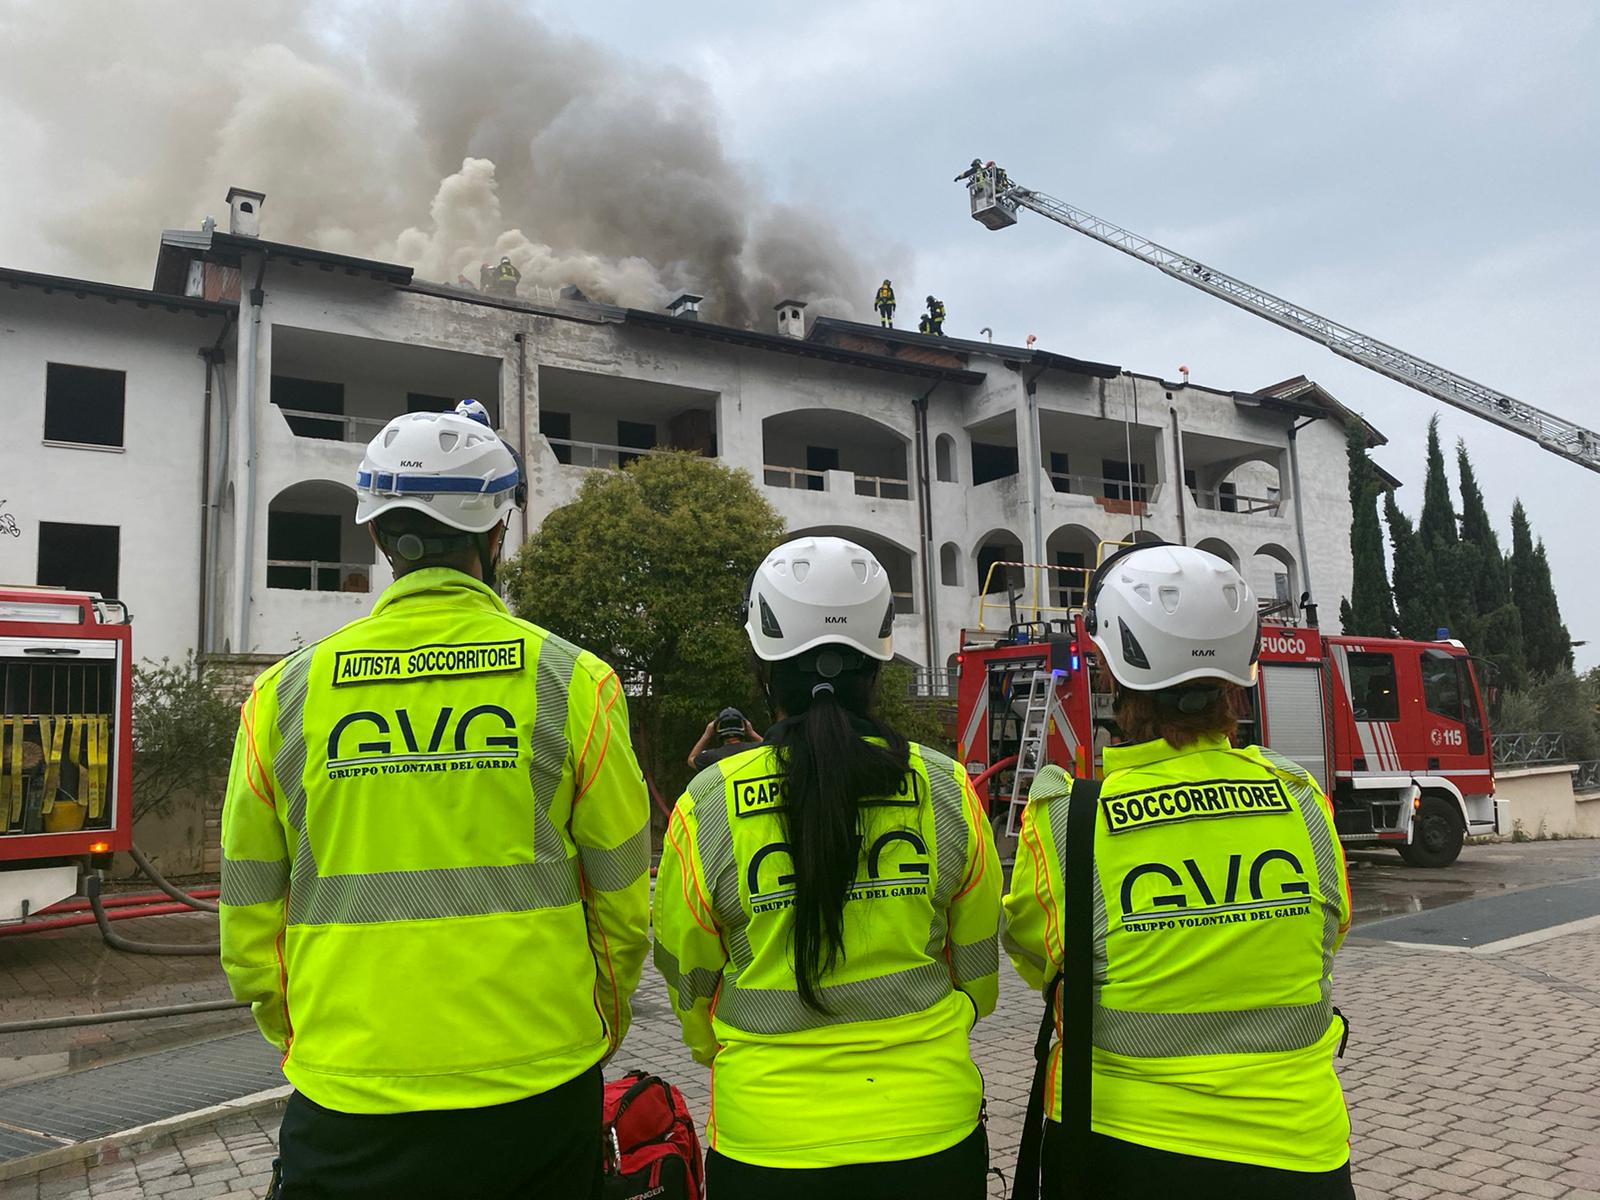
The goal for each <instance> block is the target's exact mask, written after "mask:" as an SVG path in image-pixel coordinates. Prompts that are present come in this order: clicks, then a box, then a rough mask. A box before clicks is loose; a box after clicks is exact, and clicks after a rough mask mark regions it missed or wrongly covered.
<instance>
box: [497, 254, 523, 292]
mask: <svg viewBox="0 0 1600 1200" xmlns="http://www.w3.org/2000/svg"><path fill="white" fill-rule="evenodd" d="M521 282H522V272H521V271H519V270H517V268H516V264H515V263H513V262H512V261H511V260H510V259H509V258H501V260H500V265H499V266H498V267H496V268H495V269H494V290H495V294H496V295H500V296H515V295H516V294H517V284H519V283H521Z"/></svg>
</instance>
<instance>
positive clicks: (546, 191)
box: [0, 0, 875, 324]
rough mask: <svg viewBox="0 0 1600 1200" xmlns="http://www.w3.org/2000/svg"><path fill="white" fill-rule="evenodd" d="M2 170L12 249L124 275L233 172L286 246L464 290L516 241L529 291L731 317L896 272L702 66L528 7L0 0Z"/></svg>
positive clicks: (218, 198)
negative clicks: (804, 185) (625, 53)
mask: <svg viewBox="0 0 1600 1200" xmlns="http://www.w3.org/2000/svg"><path fill="white" fill-rule="evenodd" d="M202 12H203V14H204V15H203V16H201V15H200V14H201V13H202ZM0 162H4V163H5V164H6V169H5V171H4V175H5V177H6V182H5V184H4V192H3V193H0V262H6V263H10V264H16V265H25V266H31V267H36V268H38V269H41V270H48V271H57V272H61V273H77V274H84V275H87V276H89V277H92V278H100V279H113V280H117V281H120V282H131V283H140V284H142V283H147V282H148V280H149V277H150V271H151V266H152V262H153V257H154V244H153V239H154V233H155V231H156V230H158V229H160V228H162V227H174V226H187V227H193V226H196V225H197V224H198V223H199V220H200V218H201V217H202V216H204V215H205V214H206V213H219V210H220V209H221V206H222V197H223V194H224V193H225V192H226V190H227V188H228V187H229V186H230V185H232V184H239V185H241V186H246V187H255V188H260V189H261V190H263V191H265V192H266V193H267V195H268V200H267V206H266V209H265V211H264V215H263V234H264V235H265V236H267V237H269V238H271V239H273V240H275V241H285V242H296V243H301V244H307V245H313V246H318V247H321V248H324V249H329V250H337V251H341V252H345V253H352V254H360V255H366V256H371V257H376V258H387V259H393V260H398V261H401V262H405V263H408V264H410V265H412V266H414V267H415V268H416V269H417V272H418V275H419V276H420V277H423V278H431V279H437V280H441V281H445V282H450V281H453V280H455V278H456V277H457V275H465V276H466V277H467V278H468V279H470V280H472V281H474V282H476V280H477V274H478V264H479V263H481V262H485V261H498V259H499V257H500V255H502V254H504V255H508V256H510V257H511V259H512V261H513V262H515V263H516V264H517V266H518V267H519V268H520V269H521V271H522V273H523V282H524V287H525V290H526V288H527V287H528V286H529V285H541V286H545V287H552V288H554V287H560V286H562V285H564V284H568V283H573V284H576V285H578V286H579V287H580V288H582V289H583V290H584V291H585V292H586V293H588V294H589V295H590V296H592V297H594V298H596V299H604V300H610V301H614V302H617V303H622V304H629V305H636V306H642V307H658V306H660V305H661V304H662V303H664V302H665V301H666V300H668V299H670V298H671V297H672V296H673V295H675V294H677V293H679V292H682V291H695V292H699V293H701V294H703V295H705V296H706V297H707V305H706V308H707V311H708V313H709V315H711V316H713V317H715V318H716V319H720V320H724V321H727V322H729V323H732V324H741V323H745V322H757V323H759V322H763V321H764V320H765V318H766V315H767V312H768V310H770V308H771V307H772V305H774V304H775V303H776V302H777V301H778V300H779V299H782V298H783V297H785V296H787V295H791V294H792V295H795V296H798V297H800V298H803V299H806V300H809V301H811V303H812V305H813V309H812V311H813V312H820V313H832V314H838V315H855V314H856V313H858V312H861V311H863V310H865V309H866V307H867V304H868V298H869V297H870V295H871V292H872V285H873V283H874V282H875V280H871V279H869V278H868V276H867V275H866V274H865V273H864V272H863V271H862V270H860V269H859V268H858V267H857V265H856V264H855V262H854V261H853V260H852V258H851V256H850V254H849V252H848V250H847V249H846V247H845V246H844V244H843V242H842V240H841V239H840V238H839V237H838V236H837V235H836V234H835V233H834V232H833V231H832V230H831V229H830V228H829V226H828V224H827V223H826V221H825V220H824V218H823V217H822V216H821V215H819V214H817V213H814V212H808V211H805V210H800V209H796V208H793V207H791V206H788V205H784V204H781V203H777V202H775V201H774V200H773V199H772V198H771V197H770V196H768V195H765V194H764V193H763V191H762V189H760V188H759V187H758V186H756V185H755V184H754V183H753V182H752V180H751V178H750V176H749V173H748V172H746V171H744V170H742V169H741V168H740V165H739V164H738V163H736V162H733V161H731V160H730V158H729V156H728V154H727V153H726V152H725V150H724V147H723V145H722V141H721V138H720V136H719V134H718V130H717V123H716V118H715V114H714V112H713V108H712V101H711V97H710V94H709V92H708V90H707V89H706V88H705V87H704V85H703V84H701V83H700V81H698V80H696V79H694V78H693V77H691V76H689V75H688V74H686V73H684V72H682V71H676V70H671V69H663V68H661V67H657V66H646V65H641V64H639V63H636V62H632V61H629V60H626V59H624V58H621V57H619V56H617V55H615V54H613V53H611V52H609V51H607V50H605V49H604V48H602V47H599V46H596V45H595V44H593V43H591V42H587V41H584V40H581V39H577V38H573V37H569V36H564V35H561V34H557V33H554V32H552V31H551V30H549V29H548V28H546V27H545V26H544V25H542V24H541V23H540V22H539V21H538V19H537V18H535V17H533V16H532V15H530V14H529V13H528V12H526V11H524V10H523V8H521V7H520V6H518V5H516V4H513V3H510V2H509V0H489V2H488V3H476V2H475V3H470V4H469V3H465V2H463V3H457V4H442V3H431V4H422V3H416V4H411V5H394V4H383V5H378V4H358V5H356V6H354V7H345V8H337V7H335V8H332V9H330V8H329V6H328V4H327V3H326V2H324V3H322V4H312V3H310V2H309V0H262V2H260V3H257V4H254V5H251V6H248V7H247V6H244V5H232V4H228V5H223V6H218V7H214V8H207V9H204V10H196V9H195V8H194V7H193V6H192V5H183V4H178V3H176V2H175V0H140V2H139V3H137V4H128V3H120V4H113V3H99V2H87V3H85V2H75V3H71V4H62V3H58V2H55V0H0Z"/></svg>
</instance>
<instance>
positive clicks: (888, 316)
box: [872, 279, 894, 329]
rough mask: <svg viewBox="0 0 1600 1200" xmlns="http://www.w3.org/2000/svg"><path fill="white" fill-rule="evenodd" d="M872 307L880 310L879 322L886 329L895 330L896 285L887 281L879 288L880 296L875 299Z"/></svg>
mask: <svg viewBox="0 0 1600 1200" xmlns="http://www.w3.org/2000/svg"><path fill="white" fill-rule="evenodd" d="M872 307H873V308H875V309H877V310H878V320H879V321H880V322H881V323H882V325H883V327H884V328H885V329H893V328H894V284H892V283H890V282H889V281H888V280H887V279H885V280H884V281H883V285H882V286H881V287H879V288H878V294H877V295H876V296H875V297H873V300H872Z"/></svg>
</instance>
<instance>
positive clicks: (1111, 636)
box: [1083, 544, 1261, 692]
mask: <svg viewBox="0 0 1600 1200" xmlns="http://www.w3.org/2000/svg"><path fill="white" fill-rule="evenodd" d="M1083 623H1084V628H1085V629H1086V630H1087V631H1088V633H1089V636H1090V637H1091V638H1093V639H1094V644H1095V645H1096V646H1098V647H1099V648H1100V654H1101V656H1102V660H1103V661H1104V662H1105V664H1106V666H1107V667H1108V668H1109V669H1110V671H1111V674H1112V676H1113V677H1114V678H1115V679H1116V681H1117V682H1118V683H1120V684H1121V685H1122V686H1123V687H1126V688H1131V689H1133V690H1134V691H1140V692H1153V691H1158V690H1160V689H1162V688H1168V687H1172V686H1173V685H1175V684H1179V683H1187V682H1189V681H1190V680H1195V679H1225V680H1227V681H1228V682H1229V683H1236V684H1238V685H1239V686H1240V687H1253V686H1254V685H1255V681H1256V659H1257V658H1258V657H1259V655H1260V650H1261V618H1260V616H1259V615H1258V612H1257V609H1256V597H1255V593H1254V592H1252V591H1251V590H1250V585H1249V584H1247V583H1246V582H1245V581H1244V580H1243V579H1242V578H1241V577H1240V575H1239V572H1238V571H1236V570H1234V568H1233V567H1232V566H1230V565H1229V564H1228V563H1227V561H1226V560H1224V559H1221V558H1218V557H1217V556H1216V555H1215V554H1208V553H1206V552H1205V551H1204V550H1196V549H1194V548H1193V547H1192V546H1168V545H1165V544H1145V545H1136V546H1126V547H1124V548H1123V549H1121V550H1118V551H1117V552H1116V553H1115V554H1113V555H1112V556H1111V557H1110V558H1108V559H1106V560H1105V562H1103V563H1101V564H1100V567H1099V569H1098V570H1096V571H1095V573H1094V577H1093V578H1092V579H1091V580H1090V581H1089V589H1088V595H1087V597H1086V601H1085V606H1084V614H1083Z"/></svg>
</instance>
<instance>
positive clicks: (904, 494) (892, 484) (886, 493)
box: [856, 475, 911, 500]
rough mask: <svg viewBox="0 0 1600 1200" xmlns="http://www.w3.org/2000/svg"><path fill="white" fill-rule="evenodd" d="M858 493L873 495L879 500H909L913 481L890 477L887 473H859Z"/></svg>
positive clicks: (857, 479) (859, 494) (857, 477)
mask: <svg viewBox="0 0 1600 1200" xmlns="http://www.w3.org/2000/svg"><path fill="white" fill-rule="evenodd" d="M856 495H858V496H872V497H874V498H876V499H878V500H909V499H911V481H910V480H909V479H890V478H889V477H888V476H886V475H857V476H856Z"/></svg>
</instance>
